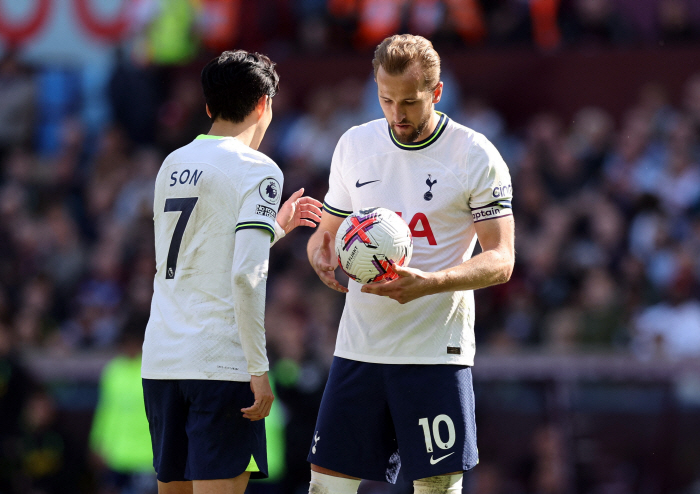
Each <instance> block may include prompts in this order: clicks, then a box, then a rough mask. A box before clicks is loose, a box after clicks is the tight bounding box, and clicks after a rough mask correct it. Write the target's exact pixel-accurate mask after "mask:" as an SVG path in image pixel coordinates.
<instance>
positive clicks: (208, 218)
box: [142, 136, 282, 381]
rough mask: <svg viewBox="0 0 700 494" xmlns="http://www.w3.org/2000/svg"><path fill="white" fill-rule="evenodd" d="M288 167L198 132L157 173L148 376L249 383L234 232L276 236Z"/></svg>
mask: <svg viewBox="0 0 700 494" xmlns="http://www.w3.org/2000/svg"><path fill="white" fill-rule="evenodd" d="M281 194H282V172H281V170H280V169H279V168H278V167H277V165H276V164H275V163H274V162H273V161H272V160H271V159H270V158H268V157H267V156H265V155H264V154H262V153H260V152H258V151H256V150H253V149H251V148H250V147H248V146H246V145H245V144H243V143H241V142H240V141H239V140H237V139H235V138H233V137H215V136H199V137H197V139H195V140H194V141H193V142H191V143H190V144H188V145H186V146H184V147H182V148H180V149H178V150H176V151H174V152H173V153H171V154H170V155H169V156H168V157H167V158H166V159H165V161H164V162H163V165H162V166H161V168H160V171H159V172H158V177H157V178H156V185H155V199H154V203H153V208H154V217H153V220H154V224H155V244H156V268H157V273H156V276H155V281H154V286H153V288H154V293H153V301H152V303H151V316H150V319H149V321H148V326H147V328H146V337H145V341H144V344H143V364H142V376H143V377H144V378H147V379H213V380H221V381H249V380H250V375H249V374H248V372H247V363H246V359H245V356H244V354H243V350H242V347H241V339H240V336H239V332H238V328H237V325H236V318H235V314H234V303H233V298H232V291H233V289H232V279H231V278H232V276H231V273H232V263H233V253H234V249H235V234H236V231H237V230H241V229H247V228H259V229H263V230H265V231H267V232H269V233H270V235H271V236H273V237H274V222H275V217H276V215H277V209H278V207H279V204H280V197H281Z"/></svg>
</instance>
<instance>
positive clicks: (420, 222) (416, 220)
mask: <svg viewBox="0 0 700 494" xmlns="http://www.w3.org/2000/svg"><path fill="white" fill-rule="evenodd" d="M396 214H398V215H399V216H401V217H402V218H403V215H402V214H401V211H396ZM404 221H405V220H404ZM408 228H409V229H410V230H411V235H413V238H414V239H415V238H421V237H422V238H426V239H428V244H430V245H437V242H436V241H435V235H434V234H433V229H432V228H431V227H430V221H428V217H427V216H426V215H425V214H423V213H416V214H414V215H413V218H411V221H409V222H408ZM418 228H420V230H419V229H418Z"/></svg>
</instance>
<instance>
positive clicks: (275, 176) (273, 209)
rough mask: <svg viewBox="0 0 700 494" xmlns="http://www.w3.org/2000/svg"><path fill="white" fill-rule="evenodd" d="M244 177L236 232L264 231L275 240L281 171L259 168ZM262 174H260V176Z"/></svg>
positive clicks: (270, 167)
mask: <svg viewBox="0 0 700 494" xmlns="http://www.w3.org/2000/svg"><path fill="white" fill-rule="evenodd" d="M259 168H262V169H258V168H256V169H255V173H252V171H251V173H248V174H247V175H246V178H245V179H244V180H245V183H244V184H243V190H244V191H245V194H244V197H243V203H242V204H241V210H240V213H239V215H238V224H236V232H238V231H240V230H246V229H251V228H259V229H262V230H266V231H267V232H268V233H269V234H270V236H271V238H272V240H274V239H275V223H276V218H277V210H278V208H279V205H280V199H281V197H282V171H281V170H280V169H279V168H277V167H276V166H269V167H264V168H263V167H259ZM261 173H262V174H261Z"/></svg>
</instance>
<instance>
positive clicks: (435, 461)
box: [430, 451, 455, 465]
mask: <svg viewBox="0 0 700 494" xmlns="http://www.w3.org/2000/svg"><path fill="white" fill-rule="evenodd" d="M453 454H455V452H454V451H453V452H452V453H450V454H449V455H445V456H441V457H440V458H436V459H435V460H433V455H430V464H431V465H435V464H436V463H437V462H439V461H442V460H444V459H445V458H447V457H448V456H452V455H453Z"/></svg>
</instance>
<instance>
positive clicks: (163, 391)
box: [143, 379, 267, 482]
mask: <svg viewBox="0 0 700 494" xmlns="http://www.w3.org/2000/svg"><path fill="white" fill-rule="evenodd" d="M143 395H144V401H145V403H146V416H147V417H148V426H149V429H150V431H151V444H152V446H153V466H154V468H155V470H156V473H157V475H158V480H160V481H161V482H172V481H183V480H214V479H230V478H234V477H238V476H239V475H240V474H242V473H243V472H246V471H250V472H251V478H254V479H255V478H267V452H266V441H265V421H264V420H258V421H255V422H252V421H250V420H248V419H246V418H243V413H242V412H241V408H247V407H249V406H251V405H252V404H253V403H254V402H255V397H254V395H253V392H252V391H251V389H250V383H248V382H236V381H214V380H211V381H208V380H157V379H143Z"/></svg>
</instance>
